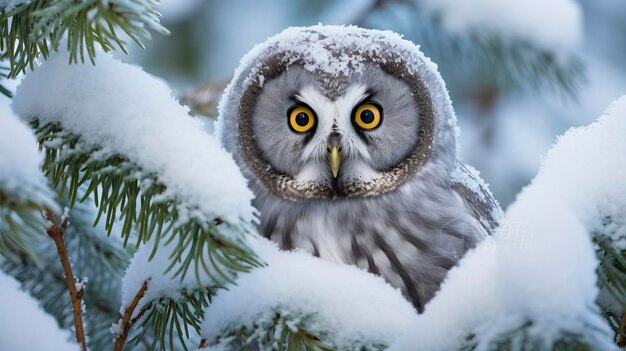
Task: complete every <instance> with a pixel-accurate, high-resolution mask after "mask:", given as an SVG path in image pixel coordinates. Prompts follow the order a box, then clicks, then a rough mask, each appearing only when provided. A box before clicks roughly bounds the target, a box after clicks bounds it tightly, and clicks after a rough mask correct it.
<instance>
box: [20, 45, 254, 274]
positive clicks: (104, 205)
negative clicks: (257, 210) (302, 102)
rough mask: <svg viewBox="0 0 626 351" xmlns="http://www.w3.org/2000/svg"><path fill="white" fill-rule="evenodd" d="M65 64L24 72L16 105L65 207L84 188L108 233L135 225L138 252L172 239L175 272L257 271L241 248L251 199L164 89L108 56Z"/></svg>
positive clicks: (61, 58)
mask: <svg viewBox="0 0 626 351" xmlns="http://www.w3.org/2000/svg"><path fill="white" fill-rule="evenodd" d="M66 60H67V56H66V55H64V54H58V55H55V56H53V57H51V58H50V59H49V60H48V61H46V62H44V63H43V64H42V65H41V66H40V67H38V68H36V69H35V70H34V71H33V72H31V73H29V74H27V76H26V77H25V79H24V81H23V82H22V84H21V85H20V86H19V88H18V89H17V94H16V96H15V98H14V102H13V106H14V109H15V111H16V112H17V113H18V114H19V115H20V116H21V117H22V118H23V119H25V120H29V121H31V122H32V123H33V125H35V126H36V128H37V135H38V137H39V140H40V141H42V146H43V147H44V148H45V149H46V162H45V164H44V170H45V171H46V172H47V173H48V174H49V176H50V178H51V179H52V181H53V183H54V185H55V186H58V187H60V188H61V189H64V190H65V191H68V197H69V199H70V205H73V204H74V202H75V200H76V199H77V194H78V189H79V187H80V185H81V184H85V185H86V186H87V188H88V190H87V193H86V194H85V195H84V196H82V199H79V200H84V199H86V198H87V197H88V196H89V195H91V194H93V195H94V199H95V200H96V205H97V206H98V207H99V209H100V213H99V214H98V218H97V220H100V219H101V218H102V217H101V216H102V215H103V214H105V213H106V216H105V219H104V221H105V224H106V229H107V230H108V231H109V232H111V231H112V229H113V225H114V223H115V222H116V221H117V219H118V215H119V219H120V220H121V222H122V223H123V225H122V230H121V231H122V233H121V234H122V237H123V238H124V239H125V240H129V238H130V234H131V229H132V228H133V227H136V228H137V232H138V236H137V244H138V245H139V244H140V243H143V242H146V241H148V240H149V239H150V238H152V237H153V236H155V237H156V240H154V241H153V243H154V248H155V249H156V247H157V245H158V244H159V242H160V239H165V238H169V239H170V241H172V240H173V241H172V242H171V243H170V248H172V249H173V250H174V252H173V254H172V257H171V258H172V260H181V261H182V262H183V264H182V265H180V268H179V269H178V270H177V271H176V273H177V274H182V275H184V274H185V273H186V272H187V270H188V268H189V267H190V266H192V265H193V266H195V267H200V268H205V267H213V266H219V268H218V269H217V271H218V272H221V273H222V274H224V275H225V276H229V275H230V273H229V272H230V271H238V270H245V269H247V268H248V267H249V266H251V265H254V264H255V260H254V257H253V254H252V253H251V252H250V251H249V250H247V249H246V247H245V245H244V244H243V240H242V238H243V235H244V233H246V232H247V231H248V230H249V225H250V223H251V222H252V221H253V219H254V211H253V209H252V207H251V204H250V202H251V199H252V193H251V192H250V191H249V190H248V188H247V186H246V182H245V180H244V178H243V176H242V175H241V173H240V172H239V170H238V168H237V166H236V165H235V163H234V161H233V160H232V158H231V156H230V155H229V154H227V153H226V152H225V151H224V150H222V149H221V148H220V146H219V145H218V143H217V141H216V140H215V139H214V138H213V137H212V136H210V135H207V134H206V133H205V132H204V131H203V129H202V125H201V123H200V122H199V121H197V120H194V119H192V118H191V117H189V115H188V109H187V108H185V107H183V106H181V105H179V104H178V102H177V101H176V100H175V99H174V98H173V97H172V95H171V92H170V90H169V88H168V87H167V86H166V85H165V84H164V83H163V82H162V81H160V80H158V79H156V78H154V77H151V76H150V75H148V74H146V73H145V72H143V71H142V70H141V69H139V68H137V67H133V66H130V65H126V64H123V63H121V62H119V61H117V60H115V59H113V58H112V57H110V56H108V55H106V54H103V55H100V56H99V57H98V59H97V60H96V65H95V66H93V65H90V64H75V65H69V66H68V65H67V62H66ZM50 81H54V82H55V89H53V90H50V89H48V88H47V83H46V82H50ZM77 101H80V102H81V103H76V102H77ZM185 253H189V254H188V255H186V256H183V255H184V254H185ZM151 254H154V252H151ZM166 268H167V267H166ZM207 269H208V268H207Z"/></svg>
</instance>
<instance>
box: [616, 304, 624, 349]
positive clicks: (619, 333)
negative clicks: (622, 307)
mask: <svg viewBox="0 0 626 351" xmlns="http://www.w3.org/2000/svg"><path fill="white" fill-rule="evenodd" d="M616 342H617V346H619V347H622V348H624V347H626V311H624V312H622V318H621V320H620V324H619V328H618V331H617V338H616Z"/></svg>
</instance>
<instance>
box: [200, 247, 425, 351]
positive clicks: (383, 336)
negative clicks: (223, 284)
mask: <svg viewBox="0 0 626 351" xmlns="http://www.w3.org/2000/svg"><path fill="white" fill-rule="evenodd" d="M251 240H254V242H252V243H251V244H250V246H251V247H252V248H253V249H254V250H255V252H257V253H258V254H259V256H260V257H261V258H262V259H263V260H264V261H266V262H267V263H268V266H267V267H263V268H258V269H255V270H253V271H252V272H250V273H245V274H240V275H239V278H238V279H237V285H236V286H232V287H229V290H221V291H219V292H218V294H217V296H215V298H214V299H213V303H212V304H211V305H210V306H209V307H208V308H207V309H206V310H205V313H204V315H205V320H204V322H203V323H202V336H203V338H206V339H207V340H208V341H209V344H210V345H211V344H212V343H213V344H219V342H220V341H222V342H224V340H222V339H220V337H224V336H225V334H227V333H228V332H235V331H238V330H239V329H240V328H245V329H246V330H248V331H250V330H255V329H257V330H256V332H259V333H262V332H263V331H261V329H263V328H264V327H268V325H271V324H272V321H273V319H274V317H275V316H276V314H279V315H280V316H281V317H282V318H283V319H287V320H288V321H289V322H291V323H293V324H297V325H298V326H299V327H302V328H303V329H305V330H306V331H307V332H310V333H313V335H323V336H324V337H323V340H322V341H323V342H326V343H330V344H331V345H332V346H333V347H334V348H336V349H338V350H357V349H361V348H360V347H361V346H364V347H370V348H371V347H373V346H377V345H389V344H390V343H391V342H392V341H393V340H395V339H396V338H397V337H398V336H399V335H401V334H402V333H405V332H410V329H409V328H410V327H411V326H412V324H413V323H414V322H415V318H416V316H417V314H416V312H415V310H414V309H413V306H412V305H411V304H410V303H409V302H408V301H406V300H405V299H404V297H402V295H401V294H400V291H398V290H395V289H394V288H392V287H391V286H390V285H388V284H387V283H386V282H385V281H384V280H383V279H382V278H380V277H378V276H375V275H373V274H369V273H367V272H365V271H362V270H360V269H358V268H356V267H352V266H346V265H338V264H336V263H332V262H328V261H324V260H321V259H318V258H315V257H312V256H310V255H308V254H306V253H303V252H284V251H279V250H278V249H277V247H276V246H275V245H274V244H273V243H270V242H269V241H267V240H265V239H251ZM225 339H227V338H225ZM221 346H223V347H224V346H225V345H221ZM213 347H215V345H212V346H210V347H209V349H213ZM218 349H219V348H218ZM226 349H228V348H226Z"/></svg>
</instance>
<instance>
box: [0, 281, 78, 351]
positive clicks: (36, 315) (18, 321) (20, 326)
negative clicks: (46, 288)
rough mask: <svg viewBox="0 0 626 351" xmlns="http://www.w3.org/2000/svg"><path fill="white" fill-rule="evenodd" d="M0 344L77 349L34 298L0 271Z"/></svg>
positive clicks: (66, 350) (51, 349)
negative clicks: (0, 302)
mask: <svg viewBox="0 0 626 351" xmlns="http://www.w3.org/2000/svg"><path fill="white" fill-rule="evenodd" d="M0 300H1V301H3V303H2V304H0V343H1V344H2V349H3V350H16V351H18V350H47V351H74V350H76V351H78V350H79V349H80V348H79V347H78V345H77V344H74V343H72V342H70V340H71V339H72V335H71V334H70V333H69V332H68V331H66V330H62V329H60V328H59V326H58V325H57V322H56V320H55V319H54V318H53V317H52V316H50V315H48V314H46V313H45V312H44V311H43V309H42V308H41V307H39V303H38V302H37V300H35V299H34V298H32V297H31V296H30V295H28V293H26V292H24V291H22V290H20V285H19V283H18V282H17V280H15V279H14V278H13V277H10V276H8V275H6V274H5V273H4V272H2V271H0Z"/></svg>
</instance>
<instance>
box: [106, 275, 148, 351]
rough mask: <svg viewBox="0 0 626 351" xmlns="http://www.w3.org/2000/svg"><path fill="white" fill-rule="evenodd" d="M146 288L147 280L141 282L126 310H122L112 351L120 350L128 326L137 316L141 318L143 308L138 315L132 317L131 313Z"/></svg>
mask: <svg viewBox="0 0 626 351" xmlns="http://www.w3.org/2000/svg"><path fill="white" fill-rule="evenodd" d="M146 290H148V281H147V280H146V281H144V282H143V284H142V285H141V288H140V289H139V291H138V292H137V294H136V295H135V297H134V298H133V301H132V302H131V303H130V305H129V306H128V307H126V310H125V311H124V315H123V316H122V320H121V325H120V331H119V333H118V334H117V335H115V345H114V346H113V351H122V348H123V347H124V344H126V338H127V337H128V332H129V331H130V327H131V326H132V325H133V324H135V322H137V320H139V318H141V316H142V315H143V313H144V312H145V309H144V310H143V311H142V312H141V313H140V314H139V315H137V316H136V317H135V318H133V313H134V312H135V309H136V308H137V305H138V304H139V300H141V298H142V297H143V295H144V294H145V293H146Z"/></svg>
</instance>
